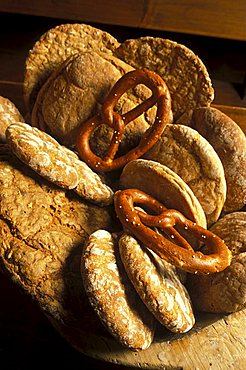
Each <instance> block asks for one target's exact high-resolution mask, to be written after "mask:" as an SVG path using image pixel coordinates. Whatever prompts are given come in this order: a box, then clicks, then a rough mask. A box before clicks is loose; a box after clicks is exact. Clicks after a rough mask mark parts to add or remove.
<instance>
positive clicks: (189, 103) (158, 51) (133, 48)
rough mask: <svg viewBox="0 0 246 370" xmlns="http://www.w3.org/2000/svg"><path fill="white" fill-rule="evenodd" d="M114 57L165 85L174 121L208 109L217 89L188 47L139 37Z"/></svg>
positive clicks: (152, 38)
mask: <svg viewBox="0 0 246 370" xmlns="http://www.w3.org/2000/svg"><path fill="white" fill-rule="evenodd" d="M114 55H116V56H117V57H118V58H120V59H122V60H124V61H125V62H126V63H128V64H130V65H132V66H133V67H134V68H147V69H150V70H151V71H154V72H156V73H158V74H159V75H160V76H161V77H162V78H163V79H164V81H165V82H166V84H167V86H168V88H169V91H170V94H171V98H172V109H173V115H174V120H177V119H178V117H180V116H181V115H182V114H183V113H184V112H185V111H187V110H189V109H193V108H195V107H203V106H205V107H206V106H209V105H210V104H211V102H212V101H213V99H214V89H213V87H212V82H211V79H210V77H209V74H208V71H207V69H206V67H205V65H204V63H203V62H202V61H201V59H200V58H199V57H198V56H197V55H195V54H194V52H193V51H191V50H190V49H189V48H188V47H186V46H185V45H182V44H179V43H177V42H175V41H171V40H167V39H163V38H160V37H150V36H145V37H140V38H138V39H130V40H126V41H124V42H123V43H122V44H121V45H119V47H118V48H116V49H115V50H114Z"/></svg>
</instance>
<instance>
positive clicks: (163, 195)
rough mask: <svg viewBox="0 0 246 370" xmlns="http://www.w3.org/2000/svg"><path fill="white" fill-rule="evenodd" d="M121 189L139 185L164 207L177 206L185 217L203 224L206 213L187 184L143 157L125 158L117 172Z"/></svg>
mask: <svg viewBox="0 0 246 370" xmlns="http://www.w3.org/2000/svg"><path fill="white" fill-rule="evenodd" d="M120 186H121V187H122V188H124V189H131V188H132V189H134V188H135V189H139V190H142V191H144V192H145V193H147V194H149V195H151V196H152V197H154V198H156V199H157V200H159V201H160V202H161V203H163V204H164V205H165V206H166V207H167V208H170V209H177V210H178V211H180V212H181V213H183V214H184V216H185V217H187V218H188V219H190V220H192V221H194V222H196V223H197V224H198V225H200V226H202V227H204V228H206V227H207V222H206V216H205V213H204V211H203V209H202V206H201V204H200V202H199V201H198V199H197V198H196V196H195V195H194V193H193V191H192V190H191V189H190V187H189V186H188V185H187V184H186V183H185V182H184V181H183V180H182V179H181V177H180V176H178V175H177V174H176V173H175V172H173V171H172V170H171V169H170V168H168V167H166V166H164V165H162V164H160V163H158V162H155V161H151V160H147V159H136V160H134V161H131V162H129V163H128V164H127V165H126V166H125V167H124V169H123V171H122V174H121V176H120Z"/></svg>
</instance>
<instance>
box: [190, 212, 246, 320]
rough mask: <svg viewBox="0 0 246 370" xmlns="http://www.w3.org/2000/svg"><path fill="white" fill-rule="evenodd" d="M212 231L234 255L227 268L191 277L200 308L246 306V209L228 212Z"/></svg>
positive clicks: (195, 301)
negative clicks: (244, 210)
mask: <svg viewBox="0 0 246 370" xmlns="http://www.w3.org/2000/svg"><path fill="white" fill-rule="evenodd" d="M210 230H211V231H212V232H213V233H215V234H216V235H218V236H219V237H221V238H222V239H223V240H224V241H225V243H226V245H227V246H228V248H229V249H230V250H231V252H232V254H233V258H232V262H231V265H230V266H229V267H227V268H226V269H225V270H224V271H221V272H218V273H217V274H211V275H200V276H198V275H191V274H189V275H188V277H187V287H188V290H189V293H190V295H191V298H192V302H193V304H194V307H195V309H196V310H200V311H206V312H219V313H221V312H223V313H231V312H235V311H239V310H241V309H243V308H245V307H246V212H233V213H230V214H228V215H225V216H224V217H223V218H221V219H220V220H219V221H218V222H217V223H215V224H214V225H213V226H212V227H211V228H210Z"/></svg>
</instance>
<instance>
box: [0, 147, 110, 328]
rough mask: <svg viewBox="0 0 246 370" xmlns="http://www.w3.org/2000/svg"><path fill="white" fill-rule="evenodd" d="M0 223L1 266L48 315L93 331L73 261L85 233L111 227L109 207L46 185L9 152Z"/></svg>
mask: <svg viewBox="0 0 246 370" xmlns="http://www.w3.org/2000/svg"><path fill="white" fill-rule="evenodd" d="M6 151H7V148H6ZM0 224H1V225H0V265H1V269H2V270H4V271H5V273H7V275H8V276H10V278H12V279H13V280H14V281H15V282H16V283H17V284H18V285H19V286H20V287H21V288H22V289H24V291H25V292H26V293H28V294H29V295H31V296H32V298H33V299H34V300H35V301H36V302H37V303H38V304H39V306H40V307H41V309H42V310H43V311H44V312H45V313H46V314H47V315H48V316H51V317H53V318H55V319H56V320H57V321H58V322H59V323H65V324H67V325H69V326H70V327H73V326H75V327H76V326H77V328H80V329H81V330H83V329H84V328H86V327H89V328H90V330H92V331H93V325H94V324H93V323H95V320H94V313H93V311H92V310H91V311H90V304H89V302H87V298H86V294H85V292H84V291H83V286H82V283H81V276H80V262H79V261H80V256H81V247H82V245H83V243H84V241H85V238H86V237H87V236H88V235H89V234H91V233H92V232H94V231H95V230H97V229H99V228H106V229H109V230H111V228H114V226H113V224H114V221H113V219H112V218H111V216H110V212H109V209H107V208H101V207H97V206H94V205H91V204H88V203H87V202H84V201H83V200H81V199H80V200H79V199H78V197H76V196H72V195H71V193H69V194H68V193H66V192H65V191H64V190H61V189H59V188H57V187H55V186H53V185H52V184H48V183H47V182H46V181H45V180H43V179H42V178H41V177H39V176H38V175H36V174H35V172H33V171H32V170H30V169H29V168H28V167H26V166H25V165H24V164H23V163H21V162H20V161H18V160H17V159H16V157H15V156H12V157H11V156H9V158H8V159H7V158H6V157H5V160H4V161H3V160H2V161H1V162H0ZM81 312H83V315H81ZM96 325H97V329H99V330H101V329H100V325H98V323H97V324H96Z"/></svg>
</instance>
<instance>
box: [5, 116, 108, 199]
mask: <svg viewBox="0 0 246 370" xmlns="http://www.w3.org/2000/svg"><path fill="white" fill-rule="evenodd" d="M6 139H7V142H8V144H9V146H10V147H11V149H12V151H13V152H14V153H15V154H16V156H17V157H18V158H19V159H20V160H22V161H23V162H24V163H26V164H27V165H28V166H30V167H31V168H32V169H33V170H34V171H36V172H37V173H38V174H39V175H41V176H43V177H44V178H46V179H47V180H49V181H51V182H53V183H55V184H56V185H58V186H61V187H63V188H65V189H72V190H74V191H75V192H76V193H77V194H79V195H80V196H81V197H82V198H85V199H87V200H89V201H91V202H93V203H97V204H100V205H108V204H110V203H112V200H113V191H112V190H111V188H110V187H109V186H108V185H106V184H105V183H103V181H102V179H101V178H100V177H99V176H98V175H97V174H96V173H95V172H93V171H92V170H91V169H90V167H88V166H87V164H86V163H84V162H82V161H81V160H80V159H79V158H78V156H77V155H76V153H74V152H73V151H71V150H69V149H67V148H66V147H65V146H62V145H60V144H59V143H58V142H57V141H56V140H55V139H53V137H51V136H50V135H48V134H47V133H45V132H43V131H41V130H39V129H38V128H36V127H32V126H30V125H28V124H26V123H22V122H17V123H14V124H12V125H10V126H9V127H8V129H7V131H6Z"/></svg>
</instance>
